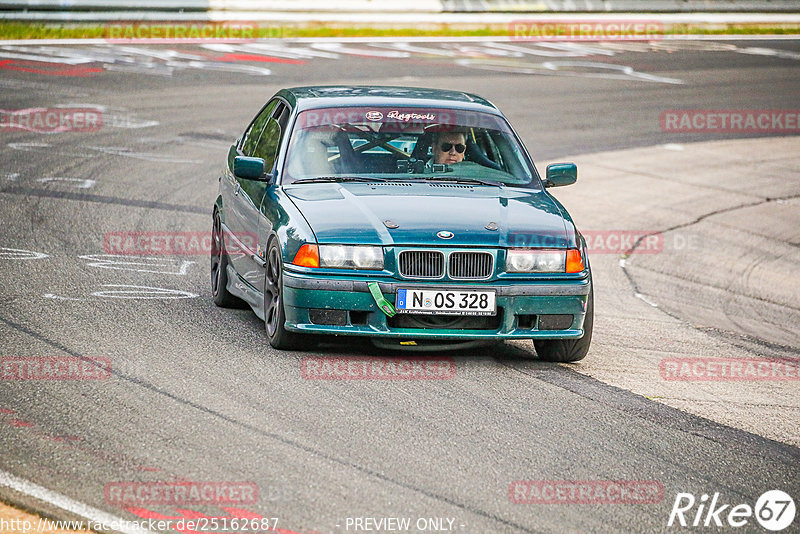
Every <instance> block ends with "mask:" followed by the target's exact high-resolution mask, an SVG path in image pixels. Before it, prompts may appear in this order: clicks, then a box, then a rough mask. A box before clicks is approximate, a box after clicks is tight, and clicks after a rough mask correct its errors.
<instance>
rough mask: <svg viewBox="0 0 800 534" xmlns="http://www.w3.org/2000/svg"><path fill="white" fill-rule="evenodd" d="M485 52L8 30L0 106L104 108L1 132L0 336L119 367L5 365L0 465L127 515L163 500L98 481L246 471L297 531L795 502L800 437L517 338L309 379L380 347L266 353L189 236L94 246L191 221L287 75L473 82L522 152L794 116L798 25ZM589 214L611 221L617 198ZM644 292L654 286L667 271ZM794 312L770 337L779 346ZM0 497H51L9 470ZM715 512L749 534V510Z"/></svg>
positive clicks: (629, 522) (757, 335)
mask: <svg viewBox="0 0 800 534" xmlns="http://www.w3.org/2000/svg"><path fill="white" fill-rule="evenodd" d="M500 45H501V46H499V47H497V46H492V45H487V44H486V43H485V42H475V43H463V42H462V43H458V44H453V43H412V44H409V45H395V46H390V45H386V44H385V43H384V44H382V45H376V44H372V45H369V44H364V43H355V44H353V43H346V44H336V43H323V44H322V45H320V44H319V43H317V44H310V43H294V44H291V45H287V46H288V48H287V47H279V48H277V49H275V48H273V49H272V50H271V51H270V53H267V51H265V50H263V49H262V50H256V49H241V48H225V47H220V46H216V47H201V46H196V45H181V44H173V45H163V46H155V45H141V46H124V45H112V46H106V45H87V46H78V45H75V46H69V47H67V46H63V47H34V46H26V47H7V46H0V68H2V69H3V70H2V73H0V91H2V92H1V93H0V95H2V96H0V107H2V108H3V109H23V108H36V107H42V108H51V107H57V106H61V107H102V109H103V113H104V115H103V117H104V121H103V122H104V123H103V127H102V128H101V129H100V130H98V131H95V132H64V133H49V134H42V133H38V132H24V131H3V132H2V133H1V134H0V135H1V136H2V137H1V138H0V139H1V140H2V143H0V161H2V166H1V168H0V205H2V208H1V209H0V217H1V218H2V230H0V236H2V237H1V238H0V247H5V248H4V249H3V253H4V254H3V258H2V259H0V262H2V273H3V274H2V278H3V284H2V288H1V289H0V302H2V308H1V309H2V312H0V336H1V337H2V355H3V356H31V357H36V356H67V355H72V356H84V357H105V358H109V359H110V361H111V362H112V375H111V378H109V379H107V380H93V381H82V382H76V381H2V382H0V451H2V452H0V469H1V470H2V471H5V472H6V473H11V474H13V475H15V476H18V477H21V478H24V479H26V480H29V481H32V482H34V483H36V484H38V485H41V486H44V487H46V488H49V489H51V490H54V491H56V492H58V493H60V494H62V495H65V496H68V497H70V498H72V499H74V500H76V501H79V502H82V503H85V504H87V505H89V506H92V507H95V508H97V509H100V510H103V511H106V512H109V513H112V514H114V515H117V516H119V517H122V518H125V519H136V518H137V517H142V516H147V515H148V514H149V516H150V517H154V515H153V513H157V514H163V515H165V516H169V517H177V516H178V513H177V512H176V509H175V507H170V506H159V505H152V506H149V507H148V510H149V512H147V511H144V510H142V509H123V508H121V507H119V506H115V505H114V504H113V503H109V502H107V500H106V498H105V496H104V488H105V487H106V485H108V484H110V483H114V482H128V481H140V482H145V481H249V482H253V483H255V484H256V485H257V486H258V489H259V498H258V501H257V502H256V503H254V504H248V505H246V506H245V505H243V506H241V507H240V508H242V509H246V510H247V511H248V512H252V513H255V514H259V515H261V516H265V517H279V518H280V523H279V525H278V526H279V527H280V528H283V529H287V531H291V532H298V533H307V534H308V533H313V532H319V533H334V532H335V533H338V532H354V530H353V527H352V526H351V527H350V529H349V530H348V529H347V528H346V524H347V518H354V517H372V518H385V517H408V518H412V522H416V520H417V519H418V518H451V519H453V520H454V522H453V529H454V531H457V532H468V533H500V532H503V533H505V532H508V533H516V532H556V531H558V532H631V531H633V532H657V531H667V530H674V529H675V527H673V529H669V528H667V526H666V524H667V520H668V518H669V514H670V510H671V508H672V504H673V501H674V500H675V497H676V495H677V494H678V493H679V492H690V493H694V494H695V495H697V496H698V497H699V495H701V494H703V493H707V494H709V495H711V494H713V493H714V492H719V493H720V494H721V499H722V500H723V501H724V502H725V503H729V504H734V505H735V504H740V503H749V504H750V505H751V506H752V505H753V504H754V503H755V501H756V499H757V498H758V496H759V495H761V494H762V493H763V492H764V491H766V490H770V489H781V490H783V491H786V492H788V493H789V494H790V495H793V496H794V498H795V500H797V497H798V495H800V470H798V465H800V463H799V462H800V449H798V448H797V447H796V446H793V445H790V444H787V443H781V442H778V441H773V440H770V439H767V438H764V437H761V436H759V435H756V434H753V433H748V432H746V431H744V430H741V429H740V428H735V426H736V425H732V426H726V425H721V424H719V423H716V422H714V421H711V420H709V419H705V418H702V417H698V416H695V415H690V414H688V413H686V412H683V411H679V410H676V409H673V408H671V407H669V406H666V405H664V404H661V403H658V402H655V401H653V400H649V399H647V398H645V397H643V396H640V395H636V394H634V393H631V392H629V391H626V390H625V389H623V388H620V387H616V386H615V385H613V384H614V383H615V381H614V380H613V377H611V378H610V379H608V380H603V381H600V380H597V379H594V378H591V377H589V376H586V375H585V374H581V373H580V372H579V370H580V366H581V365H582V364H580V363H579V364H575V365H555V364H546V363H544V362H540V361H538V360H537V359H536V357H535V353H534V351H533V347H532V346H531V345H530V344H529V343H527V344H525V343H509V344H505V345H501V346H496V347H492V348H488V349H486V348H484V349H475V350H471V351H460V352H455V353H451V354H449V356H450V357H453V358H454V361H455V375H454V376H453V378H452V379H449V380H425V381H376V380H361V381H319V380H305V379H303V378H302V376H301V372H300V362H301V360H302V358H304V357H307V356H326V357H327V356H329V357H349V356H375V355H378V354H380V353H379V351H378V350H377V349H375V348H374V347H372V345H371V344H369V343H368V342H364V341H353V340H347V339H344V340H336V341H332V342H330V343H326V344H323V345H321V346H320V347H318V348H316V349H315V350H314V351H312V352H308V353H286V352H283V353H281V352H276V351H274V350H272V349H271V348H270V347H269V346H268V344H267V342H266V337H265V333H264V326H263V323H261V322H260V321H259V320H258V319H257V318H256V317H255V315H254V314H253V313H252V312H250V311H249V310H224V309H220V308H217V307H215V306H214V304H213V302H212V301H211V298H210V289H209V281H208V278H209V276H208V258H207V257H206V256H204V255H196V256H157V257H155V258H151V259H146V260H139V261H138V263H137V264H130V263H128V264H124V263H122V262H124V261H125V260H120V259H119V258H108V257H101V256H100V255H103V254H105V253H106V252H105V250H104V236H105V235H106V234H107V233H109V232H146V231H176V232H182V231H191V232H208V231H209V230H210V227H211V216H210V212H211V207H212V203H213V201H214V198H215V196H216V194H217V177H218V175H219V171H220V169H221V166H222V165H223V163H224V157H225V153H226V150H227V146H228V145H229V143H230V142H231V141H232V140H233V139H235V138H236V137H237V136H238V135H239V134H240V133H241V130H242V129H243V128H244V127H245V125H246V123H247V122H248V121H249V120H250V119H251V117H252V116H253V115H254V114H255V113H256V112H257V111H258V109H259V108H260V106H261V105H262V104H263V103H264V102H265V101H266V100H267V99H268V98H269V97H270V96H271V95H272V94H274V92H275V91H276V90H277V89H278V88H280V87H285V86H293V85H306V84H337V83H359V84H392V85H395V84H396V85H418V86H428V87H439V88H450V89H462V90H468V91H470V92H474V93H477V94H480V95H482V96H484V97H486V98H488V99H489V100H491V101H493V102H494V103H495V104H497V105H498V107H499V108H500V109H501V110H503V111H504V113H505V114H506V115H507V116H508V117H509V119H510V121H511V122H512V124H513V125H514V126H515V127H516V128H517V130H518V133H519V134H520V136H521V137H522V138H523V140H524V141H525V143H526V145H527V147H528V148H529V150H530V151H531V153H532V155H533V156H534V158H535V159H536V160H537V161H538V162H542V161H545V160H556V159H558V158H560V157H563V156H566V155H574V154H586V153H594V152H602V151H608V150H617V149H623V148H632V147H646V146H651V145H663V144H667V143H689V142H692V141H705V140H713V139H722V138H724V139H731V138H733V137H736V136H735V135H731V134H726V135H719V134H717V135H713V134H707V133H703V134H691V135H687V134H677V133H665V132H663V131H662V130H661V127H660V125H659V116H660V113H661V112H662V111H664V110H665V109H682V108H689V109H793V108H795V107H796V105H797V101H798V100H797V97H798V95H799V94H800V79H798V77H797V72H798V70H797V68H798V60H800V43H798V42H797V41H791V40H783V41H775V42H755V43H754V42H686V43H677V44H671V43H660V44H654V45H652V46H651V45H647V44H643V43H608V44H605V45H593V46H587V45H579V46H574V47H572V46H566V47H561V48H553V47H550V46H540V45H535V44H514V46H518V47H523V48H527V49H529V51H528V52H524V51H522V52H521V51H520V50H514V49H510V48H507V46H508V45H509V43H500ZM503 46H506V48H503ZM764 135H770V134H766V133H764V132H761V133H757V134H745V135H744V137H747V136H764ZM620 165H621V166H624V162H621V163H620ZM541 170H543V169H540V171H541ZM582 178H583V176H582ZM586 179H587V180H588V179H589V177H587V178H586ZM742 179H743V180H746V179H747V177H742ZM786 180H787V181H793V182H797V174H796V173H795V174H794V175H789V176H786ZM579 186H580V180H579V185H578V186H574V187H579ZM649 194H651V192H649V191H646V190H642V191H635V192H631V195H632V196H633V197H635V196H636V195H640V196H641V198H647V195H649ZM632 202H634V203H635V200H634V201H632ZM582 209H584V210H585V209H587V208H586V207H585V206H584V207H583V208H582ZM596 209H597V210H600V209H603V210H605V211H604V215H605V216H607V215H608V210H609V209H610V210H618V211H619V212H620V213H624V211H625V210H626V205H618V206H611V207H609V206H607V205H606V204H605V203H603V202H598V207H597V208H596ZM578 223H579V224H580V221H578ZM794 246H796V245H794ZM8 249H15V250H16V252H15V251H11V250H8ZM20 251H23V252H20ZM792 280H793V282H794V283H796V282H797V275H796V272H795V273H794V275H793V276H792V275H787V278H786V283H793V282H792ZM647 283H648V284H649V285H650V286H651V287H659V288H660V290H661V291H662V292H663V293H667V294H668V293H669V292H670V289H669V288H670V287H671V286H670V284H675V283H676V282H675V279H674V278H673V277H668V276H666V275H665V276H663V277H661V278H659V277H657V276H655V275H650V277H649V278H648V280H647ZM610 290H612V291H615V292H620V293H623V292H626V291H627V292H632V289H631V288H630V287H627V288H626V287H621V286H620V287H613V288H611V287H607V288H603V287H602V286H600V285H598V287H597V289H596V293H597V295H598V298H599V299H600V300H602V299H604V298H609V299H610V298H611V297H612V296H613V295H609V296H608V297H604V292H606V291H610ZM125 291H128V292H129V293H124V292H125ZM119 297H133V298H119ZM144 297H150V298H144ZM165 297H172V298H165ZM731 313H733V312H731ZM741 313H745V314H752V313H754V310H752V309H742V310H741ZM673 314H677V315H678V316H679V315H680V307H679V306H678V309H676V310H673ZM603 324H604V328H606V329H609V330H611V331H612V333H615V334H620V337H625V338H626V339H630V340H632V341H631V346H632V347H633V345H635V342H634V341H633V340H635V339H637V338H645V337H659V336H664V335H666V334H664V333H663V332H660V331H659V330H658V328H659V322H658V321H650V322H646V323H644V322H643V323H632V324H625V323H619V322H615V321H607V322H604V323H603ZM748 328H749V331H748V332H746V334H747V336H748V339H753V340H757V341H760V342H761V343H767V344H768V343H775V342H776V338H775V336H774V335H773V332H774V325H772V324H771V323H769V322H765V323H763V324H761V326H759V324H757V323H753V322H751V323H748ZM796 328H797V327H796V323H795V326H794V329H795V330H794V334H792V330H793V329H792V328H791V327H788V326H787V328H786V331H784V332H782V333H781V336H780V343H779V345H780V347H781V349H782V350H783V351H784V352H785V353H788V354H794V355H795V357H796V355H797V351H798V350H799V349H800V341H798V337H797V334H796ZM622 334H624V336H622ZM596 335H598V336H602V333H600V334H598V333H596ZM709 335H710V334H709ZM714 335H715V336H717V337H718V338H721V339H723V341H724V340H727V339H730V340H738V339H740V338H741V336H742V335H743V334H742V332H737V333H733V332H726V331H725V330H724V329H721V330H717V331H715V333H714ZM731 342H733V341H731ZM619 350H620V351H621V352H622V351H624V350H625V347H620V348H619ZM687 352H688V351H687ZM664 354H669V355H671V356H674V355H675V354H674V353H673V352H670V351H669V350H667V349H665V351H664ZM602 355H603V357H604V358H606V357H607V358H613V357H614V353H613V351H611V353H609V352H608V351H603V352H602ZM685 355H687V356H689V355H690V354H685ZM592 358H593V352H590V353H589V355H588V356H587V360H585V361H586V362H590V361H591V359H592ZM619 372H620V374H624V372H625V371H624V369H623V370H619ZM732 387H735V386H732ZM795 395H796V389H795ZM519 480H575V481H598V480H637V481H653V482H655V483H657V485H660V487H661V488H663V496H662V497H661V498H660V500H658V502H655V503H649V504H639V503H637V504H618V503H615V504H603V503H593V504H549V505H548V504H519V503H515V502H512V500H511V499H510V498H509V488H510V485H511V484H512V483H513V482H514V481H519ZM0 497H3V498H4V499H6V500H10V501H12V502H15V503H17V504H19V505H22V506H26V507H30V508H34V509H37V510H41V511H44V512H47V513H50V514H52V515H55V516H59V517H61V516H64V515H65V514H64V513H63V512H62V511H59V510H57V509H54V508H52V507H48V506H47V505H46V504H43V503H41V502H38V501H35V500H32V499H30V498H28V497H25V496H24V495H22V494H20V493H17V492H14V491H12V490H10V489H8V488H0ZM182 508H183V510H187V509H189V508H191V509H194V510H196V511H200V512H203V513H206V514H208V515H224V513H226V512H223V511H221V510H219V509H218V508H215V507H211V506H196V507H194V508H193V507H191V506H184V507H182ZM695 510H696V507H695V509H693V512H694V511H695ZM228 512H230V510H228ZM184 513H186V512H184ZM236 513H239V514H243V513H245V512H242V511H239V512H236ZM691 517H692V518H693V515H692V516H691ZM447 524H448V523H446V522H445V525H447ZM792 529H794V531H797V520H795V523H794V525H793V526H792V527H791V528H790V529H788V530H787V531H791V530H792ZM698 530H703V529H701V528H698ZM705 530H714V529H713V528H710V529H705ZM721 530H738V531H748V532H756V531H759V532H760V531H763V530H761V529H760V527H758V526H757V525H756V524H755V522H754V521H753V520H752V518H751V521H750V524H749V525H748V526H747V527H744V528H740V529H730V528H728V529H721ZM362 531H363V530H362ZM382 531H387V530H382ZM411 531H412V532H414V531H415V530H413V529H412V530H411ZM430 531H431V530H427V532H430Z"/></svg>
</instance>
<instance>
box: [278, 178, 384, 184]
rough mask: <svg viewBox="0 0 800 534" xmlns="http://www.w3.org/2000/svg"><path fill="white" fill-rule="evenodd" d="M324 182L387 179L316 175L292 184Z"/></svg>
mask: <svg viewBox="0 0 800 534" xmlns="http://www.w3.org/2000/svg"><path fill="white" fill-rule="evenodd" d="M325 182H388V180H386V179H384V178H364V177H361V176H317V177H316V178H302V179H300V180H295V181H293V182H292V184H319V183H325ZM292 184H290V185H292Z"/></svg>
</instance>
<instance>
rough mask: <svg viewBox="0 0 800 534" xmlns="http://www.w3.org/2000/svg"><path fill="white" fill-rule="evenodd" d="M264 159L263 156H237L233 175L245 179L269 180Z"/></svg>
mask: <svg viewBox="0 0 800 534" xmlns="http://www.w3.org/2000/svg"><path fill="white" fill-rule="evenodd" d="M264 172H265V171H264V160H263V159H262V158H248V157H246V156H236V157H235V158H233V175H234V176H236V177H237V178H244V179H245V180H267V179H269V178H268V177H267V176H265V175H264Z"/></svg>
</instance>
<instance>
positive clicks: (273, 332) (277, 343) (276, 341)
mask: <svg viewBox="0 0 800 534" xmlns="http://www.w3.org/2000/svg"><path fill="white" fill-rule="evenodd" d="M281 258H282V255H281V249H280V247H279V246H278V240H277V239H273V240H271V241H270V244H269V247H268V248H267V265H266V266H265V269H266V272H265V273H264V326H265V327H266V330H267V337H268V338H269V344H270V346H272V348H275V349H279V350H298V349H303V348H306V347H308V345H309V344H310V341H311V340H310V336H306V335H303V334H297V333H295V332H289V331H288V330H286V327H285V324H286V312H285V311H284V308H283V260H282V259H281Z"/></svg>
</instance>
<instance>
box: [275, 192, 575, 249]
mask: <svg viewBox="0 0 800 534" xmlns="http://www.w3.org/2000/svg"><path fill="white" fill-rule="evenodd" d="M285 191H286V193H287V194H288V195H289V197H290V198H291V199H292V201H293V202H294V203H295V205H296V206H297V207H298V209H299V210H300V211H301V212H302V213H303V216H304V217H305V218H306V220H307V221H308V223H309V224H310V225H311V228H312V230H313V231H314V234H315V235H316V237H317V241H318V242H319V243H339V244H364V245H384V246H388V245H400V246H414V245H438V246H474V247H506V246H512V247H513V246H534V247H536V246H539V247H542V246H545V247H547V246H549V247H558V248H564V247H566V244H567V243H568V242H570V241H571V240H570V239H569V237H568V236H567V232H566V226H565V224H564V214H562V212H561V210H560V209H559V207H558V206H557V205H556V203H555V202H554V201H553V200H552V199H551V198H550V196H549V195H548V194H546V193H545V192H544V191H539V190H523V189H511V188H504V187H487V186H475V187H473V186H469V185H460V184H440V183H414V184H412V183H394V184H392V183H373V184H369V183H322V184H298V185H295V186H287V187H286V188H285ZM384 221H391V223H394V224H396V225H397V228H388V227H387V224H385V223H384ZM391 223H390V225H391ZM490 223H495V225H496V227H497V229H496V230H491V229H487V225H488V226H490V227H491V226H493V225H491V224H490ZM440 231H446V232H452V234H453V237H452V238H450V239H442V238H440V237H438V236H437V233H438V232H440Z"/></svg>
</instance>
